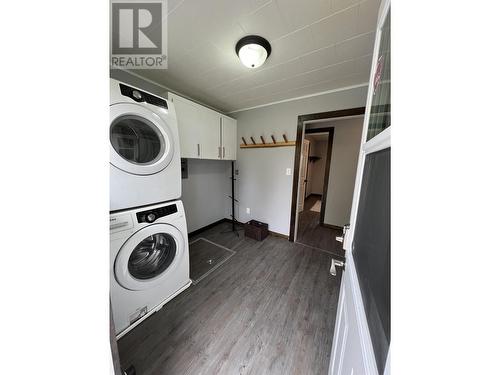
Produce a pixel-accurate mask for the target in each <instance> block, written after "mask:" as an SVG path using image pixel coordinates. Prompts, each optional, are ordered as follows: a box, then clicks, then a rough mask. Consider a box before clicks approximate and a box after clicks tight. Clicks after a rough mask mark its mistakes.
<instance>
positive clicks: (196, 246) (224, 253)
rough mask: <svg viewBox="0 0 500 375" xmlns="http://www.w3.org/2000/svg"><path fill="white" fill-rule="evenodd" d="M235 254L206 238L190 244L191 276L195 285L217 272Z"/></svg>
mask: <svg viewBox="0 0 500 375" xmlns="http://www.w3.org/2000/svg"><path fill="white" fill-rule="evenodd" d="M234 254H235V252H234V251H233V250H230V249H228V248H226V247H224V246H221V245H217V244H216V243H214V242H211V241H209V240H207V239H205V238H198V239H196V240H194V241H193V242H191V243H190V244H189V276H190V277H191V280H193V283H194V284H197V283H199V282H200V281H201V280H203V279H204V278H205V277H206V276H208V275H209V274H210V273H212V272H213V271H215V270H216V269H217V268H218V267H219V266H221V265H222V264H223V263H224V262H225V261H227V260H228V259H229V258H231V257H232V256H233V255H234Z"/></svg>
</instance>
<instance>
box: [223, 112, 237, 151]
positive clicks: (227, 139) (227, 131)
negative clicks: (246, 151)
mask: <svg viewBox="0 0 500 375" xmlns="http://www.w3.org/2000/svg"><path fill="white" fill-rule="evenodd" d="M236 124H237V123H236V120H235V119H232V118H229V117H222V132H221V133H222V142H221V143H222V158H223V159H225V160H236V150H237V147H238V142H237V139H236V138H237V135H236V133H237V128H236Z"/></svg>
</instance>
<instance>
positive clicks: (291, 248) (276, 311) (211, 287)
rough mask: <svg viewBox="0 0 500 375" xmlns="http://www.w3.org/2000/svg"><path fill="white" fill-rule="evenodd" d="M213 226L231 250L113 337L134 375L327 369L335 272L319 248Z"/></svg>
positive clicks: (212, 234)
mask: <svg viewBox="0 0 500 375" xmlns="http://www.w3.org/2000/svg"><path fill="white" fill-rule="evenodd" d="M229 227H230V226H229V225H228V224H221V225H218V226H216V227H214V228H212V229H210V230H208V231H206V232H205V233H201V234H199V236H201V237H204V238H208V239H210V240H211V241H214V242H216V243H219V244H221V245H223V246H226V247H228V248H230V249H232V250H234V251H235V252H236V254H235V255H233V256H232V257H231V258H230V259H229V260H228V261H227V262H225V263H224V264H222V265H221V266H220V267H219V268H218V269H217V270H215V271H214V272H212V273H211V274H210V275H209V276H207V277H206V278H204V279H203V280H201V281H200V283H198V284H197V285H194V286H192V287H190V288H189V289H187V290H186V291H185V292H183V293H181V294H180V295H179V296H177V297H176V298H174V299H173V300H172V301H170V302H169V303H168V304H167V305H165V307H164V308H163V309H162V310H160V311H159V312H157V313H156V314H154V315H152V316H151V317H150V318H148V319H147V320H146V321H144V322H143V323H142V324H141V325H139V326H138V327H137V328H135V329H134V330H132V331H131V332H130V333H128V334H127V335H126V336H124V337H123V338H122V339H121V340H119V341H118V346H119V350H120V356H121V360H122V366H123V367H124V368H127V367H128V366H129V365H134V366H135V368H136V370H137V374H139V375H147V374H165V375H166V374H169V375H171V374H183V375H184V374H231V375H232V374H259V375H263V374H327V372H328V365H329V360H330V352H331V345H332V339H333V330H334V326H335V316H336V309H337V302H338V294H339V286H340V278H334V277H332V276H331V275H330V274H329V272H328V270H329V265H330V260H331V256H330V255H329V254H327V253H325V252H324V251H320V250H317V249H312V248H310V247H306V246H303V245H299V244H295V243H291V242H289V241H287V240H285V239H282V238H278V237H273V236H269V237H268V238H266V239H265V240H264V241H262V242H258V241H255V240H252V239H248V238H244V237H240V238H238V237H236V236H235V235H234V234H232V233H222V234H221V232H222V231H224V230H227V229H229Z"/></svg>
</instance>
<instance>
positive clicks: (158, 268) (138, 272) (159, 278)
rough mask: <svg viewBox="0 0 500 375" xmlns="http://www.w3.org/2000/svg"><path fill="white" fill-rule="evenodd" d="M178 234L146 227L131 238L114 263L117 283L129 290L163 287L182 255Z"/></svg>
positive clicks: (155, 226) (160, 227)
mask: <svg viewBox="0 0 500 375" xmlns="http://www.w3.org/2000/svg"><path fill="white" fill-rule="evenodd" d="M184 246H185V243H184V238H183V237H182V234H181V232H180V231H179V230H178V229H177V228H175V227H173V226H171V225H168V224H153V225H149V226H147V227H145V228H143V229H141V230H139V231H137V232H136V233H134V234H133V235H132V237H130V238H129V239H128V240H127V241H126V242H125V243H124V244H123V246H122V247H121V249H120V251H119V252H118V256H117V257H116V259H115V276H116V279H117V281H118V283H119V284H120V285H121V286H123V287H124V288H127V289H130V290H144V289H148V288H151V287H154V286H156V285H158V284H160V283H162V282H163V281H164V280H165V278H167V277H168V276H169V275H170V274H171V273H172V272H175V269H176V266H177V264H178V262H179V260H180V259H182V256H183V254H184Z"/></svg>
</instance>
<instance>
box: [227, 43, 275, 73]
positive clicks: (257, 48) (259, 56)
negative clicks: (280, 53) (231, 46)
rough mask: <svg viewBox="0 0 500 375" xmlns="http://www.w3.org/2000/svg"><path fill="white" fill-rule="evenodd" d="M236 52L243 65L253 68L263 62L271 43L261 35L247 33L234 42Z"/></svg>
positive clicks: (268, 52) (269, 51) (269, 50)
mask: <svg viewBox="0 0 500 375" xmlns="http://www.w3.org/2000/svg"><path fill="white" fill-rule="evenodd" d="M236 54H237V55H238V57H239V58H240V61H241V63H242V64H243V65H245V66H246V67H247V68H250V69H255V68H258V67H259V66H261V65H262V64H264V62H265V61H266V60H267V58H268V57H269V55H270V54H271V44H269V42H268V41H267V40H266V39H264V38H263V37H261V36H258V35H248V36H245V37H243V38H241V39H240V40H239V41H238V43H236Z"/></svg>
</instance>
